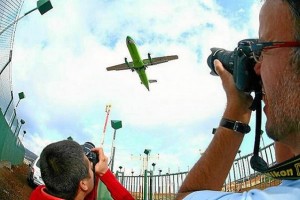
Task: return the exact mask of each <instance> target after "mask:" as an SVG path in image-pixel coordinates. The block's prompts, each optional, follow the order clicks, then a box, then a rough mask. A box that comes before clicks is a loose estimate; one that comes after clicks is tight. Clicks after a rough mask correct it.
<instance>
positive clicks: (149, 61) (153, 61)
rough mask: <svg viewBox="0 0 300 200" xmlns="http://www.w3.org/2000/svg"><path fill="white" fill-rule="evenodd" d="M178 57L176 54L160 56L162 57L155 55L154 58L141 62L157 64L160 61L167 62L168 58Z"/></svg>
mask: <svg viewBox="0 0 300 200" xmlns="http://www.w3.org/2000/svg"><path fill="white" fill-rule="evenodd" d="M176 59H178V56H177V55H172V56H162V57H156V58H151V60H150V59H144V60H143V62H144V64H145V65H157V64H160V63H164V62H168V61H170V60H176Z"/></svg>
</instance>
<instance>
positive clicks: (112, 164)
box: [110, 129, 117, 172]
mask: <svg viewBox="0 0 300 200" xmlns="http://www.w3.org/2000/svg"><path fill="white" fill-rule="evenodd" d="M116 132H117V130H116V129H115V131H114V137H113V141H112V145H111V146H112V153H111V155H112V159H111V168H110V170H111V171H112V172H113V171H114V160H115V152H116V147H115V139H116Z"/></svg>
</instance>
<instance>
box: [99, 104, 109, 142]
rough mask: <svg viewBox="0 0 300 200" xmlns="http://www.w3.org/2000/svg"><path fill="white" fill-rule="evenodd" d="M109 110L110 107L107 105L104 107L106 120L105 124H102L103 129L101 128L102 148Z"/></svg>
mask: <svg viewBox="0 0 300 200" xmlns="http://www.w3.org/2000/svg"><path fill="white" fill-rule="evenodd" d="M110 109H111V105H110V104H107V105H106V107H105V112H106V119H105V123H104V127H103V132H102V137H101V143H100V144H101V146H103V144H104V138H105V131H106V125H107V121H108V117H109V113H110Z"/></svg>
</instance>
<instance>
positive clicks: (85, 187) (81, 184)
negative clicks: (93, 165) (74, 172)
mask: <svg viewBox="0 0 300 200" xmlns="http://www.w3.org/2000/svg"><path fill="white" fill-rule="evenodd" d="M79 188H80V189H81V190H82V191H84V192H87V191H88V189H89V187H88V184H87V180H86V179H82V180H81V181H80V182H79Z"/></svg>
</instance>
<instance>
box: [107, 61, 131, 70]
mask: <svg viewBox="0 0 300 200" xmlns="http://www.w3.org/2000/svg"><path fill="white" fill-rule="evenodd" d="M128 65H129V66H130V67H131V68H130V67H128ZM128 65H127V64H126V63H123V64H119V65H114V66H111V67H107V68H106V70H107V71H113V70H115V71H119V70H125V69H132V68H133V63H132V62H129V63H128Z"/></svg>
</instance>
